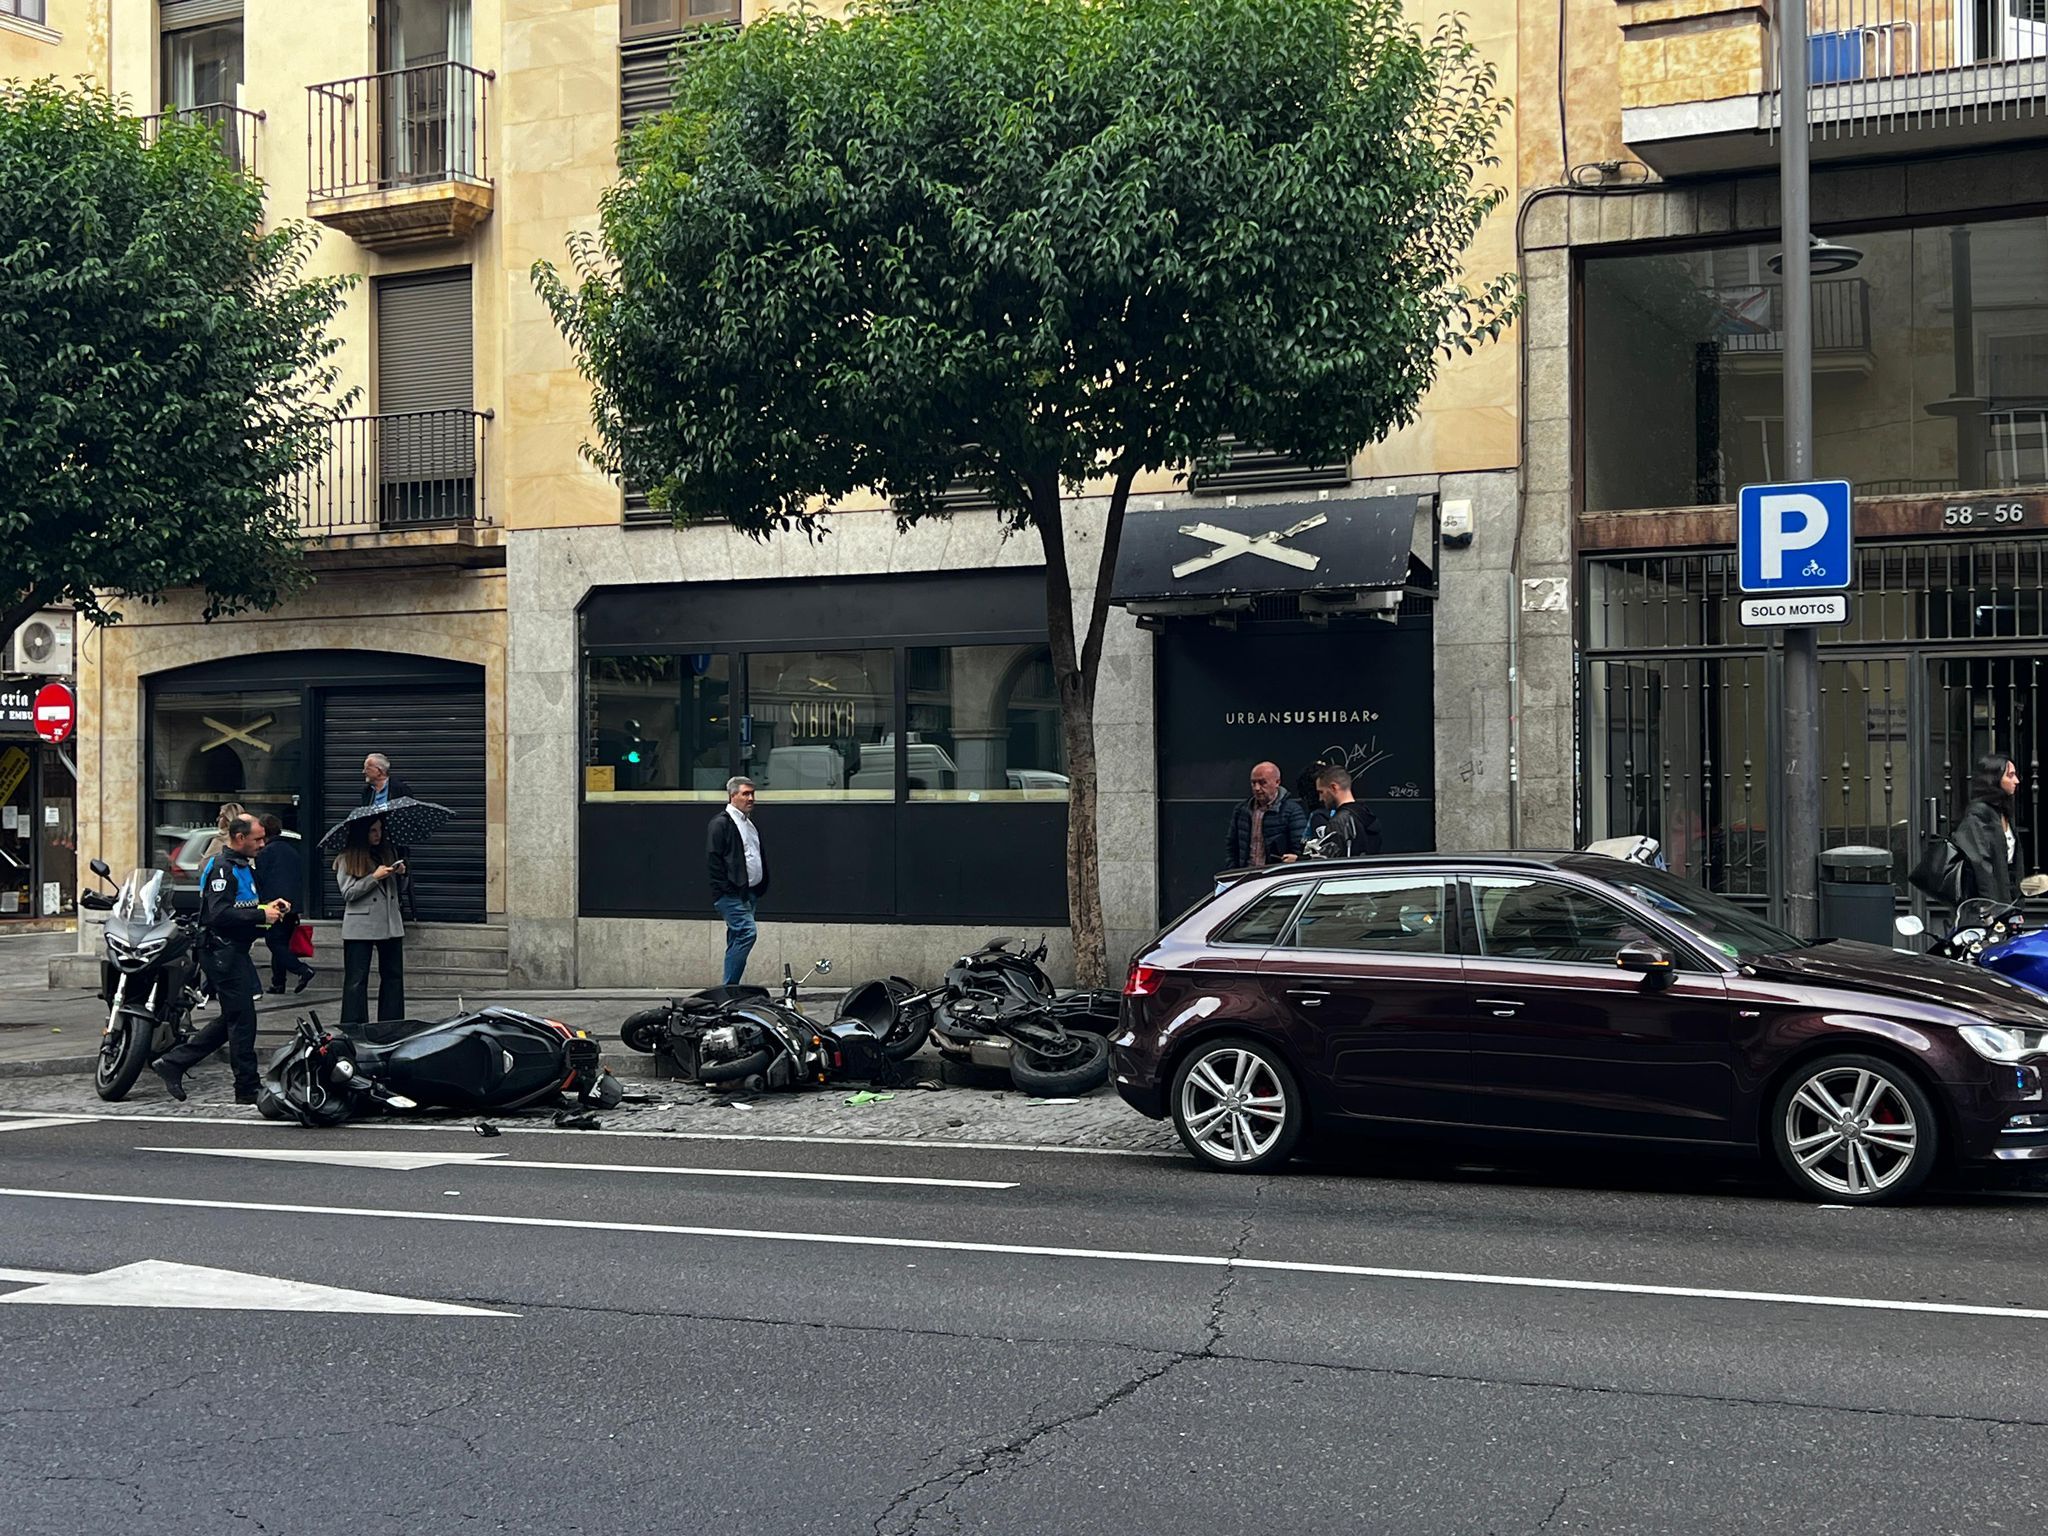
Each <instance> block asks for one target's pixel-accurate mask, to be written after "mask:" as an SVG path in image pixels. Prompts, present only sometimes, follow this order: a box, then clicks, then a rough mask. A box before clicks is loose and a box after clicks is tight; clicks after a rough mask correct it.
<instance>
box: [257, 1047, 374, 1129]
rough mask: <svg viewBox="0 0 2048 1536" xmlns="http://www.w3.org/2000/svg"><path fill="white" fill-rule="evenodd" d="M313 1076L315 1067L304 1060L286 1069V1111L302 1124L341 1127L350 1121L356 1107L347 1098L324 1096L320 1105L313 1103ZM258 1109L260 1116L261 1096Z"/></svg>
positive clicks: (283, 1105)
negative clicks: (311, 1083) (351, 1112)
mask: <svg viewBox="0 0 2048 1536" xmlns="http://www.w3.org/2000/svg"><path fill="white" fill-rule="evenodd" d="M311 1075H312V1067H311V1065H310V1064H308V1063H307V1062H304V1061H295V1062H292V1063H291V1064H290V1065H288V1066H287V1067H285V1069H284V1070H283V1072H281V1073H280V1074H279V1078H278V1080H279V1081H280V1082H282V1083H283V1084H284V1088H285V1093H286V1095H287V1096H288V1097H287V1098H286V1099H285V1100H284V1101H283V1102H282V1103H281V1104H280V1105H279V1107H280V1108H281V1109H283V1110H284V1112H285V1114H286V1115H287V1116H288V1117H289V1118H291V1119H293V1120H296V1121H298V1122H299V1124H301V1125H310V1126H319V1127H325V1126H330V1125H340V1124H341V1123H342V1122H343V1121H344V1120H346V1119H348V1117H349V1113H350V1111H351V1110H352V1109H353V1108H354V1106H353V1105H352V1104H350V1102H349V1100H348V1097H347V1095H345V1094H339V1093H326V1094H323V1095H322V1097H321V1099H320V1102H319V1103H318V1104H315V1103H314V1102H313V1095H312V1093H311V1092H310V1078H311ZM256 1108H257V1112H258V1113H259V1114H260V1113H261V1112H262V1109H263V1104H262V1100H261V1097H260V1096H259V1097H258V1100H257V1105H256Z"/></svg>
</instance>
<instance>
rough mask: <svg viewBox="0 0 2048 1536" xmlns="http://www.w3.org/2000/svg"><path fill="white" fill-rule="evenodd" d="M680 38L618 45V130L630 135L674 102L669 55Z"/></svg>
mask: <svg viewBox="0 0 2048 1536" xmlns="http://www.w3.org/2000/svg"><path fill="white" fill-rule="evenodd" d="M678 41H680V39H678V38H677V37H675V36H674V35H673V34H671V35H670V36H668V37H650V38H646V39H643V40H642V41H639V42H633V43H621V44H620V45H619V131H620V132H621V133H631V132H632V131H633V130H634V129H635V128H638V127H639V126H640V125H641V124H642V123H644V122H646V121H647V119H648V118H650V117H653V116H655V115H656V114H657V113H661V112H666V111H667V110H668V109H669V107H670V106H671V105H672V104H673V102H674V100H675V93H674V91H673V90H672V89H671V88H670V85H669V69H668V64H669V56H670V55H671V54H672V53H674V51H675V46H676V44H677V42H678Z"/></svg>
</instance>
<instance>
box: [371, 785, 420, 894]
mask: <svg viewBox="0 0 2048 1536" xmlns="http://www.w3.org/2000/svg"><path fill="white" fill-rule="evenodd" d="M411 794H412V785H410V784H408V783H407V782H406V781H405V780H404V779H402V778H400V777H399V776H398V775H397V774H395V773H393V772H392V771H391V759H390V758H388V757H386V756H385V755H384V754H383V753H382V752H372V753H371V754H370V755H369V756H368V757H366V758H364V759H363V798H362V801H361V803H362V804H364V805H389V804H390V803H391V802H392V801H394V800H404V799H407V798H409V797H410V796H411ZM385 856H386V857H387V858H390V857H395V858H396V859H397V861H398V862H399V864H401V865H402V866H403V867H402V868H401V869H400V871H399V875H398V911H399V915H400V916H401V917H403V918H405V919H406V921H408V922H414V923H416V922H418V921H419V920H420V915H419V911H418V909H417V907H416V905H415V903H414V901H413V893H412V850H411V849H410V848H400V847H398V846H397V845H395V844H394V845H393V846H392V847H390V848H387V849H386V850H385Z"/></svg>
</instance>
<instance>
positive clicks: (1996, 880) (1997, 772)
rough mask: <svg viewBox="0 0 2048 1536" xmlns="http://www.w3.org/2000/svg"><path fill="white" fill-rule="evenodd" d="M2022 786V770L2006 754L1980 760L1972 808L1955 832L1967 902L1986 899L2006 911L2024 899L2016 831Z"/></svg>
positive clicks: (1972, 797) (1975, 778) (1973, 785)
mask: <svg viewBox="0 0 2048 1536" xmlns="http://www.w3.org/2000/svg"><path fill="white" fill-rule="evenodd" d="M2019 787H2020V771H2019V769H2018V768H2016V767H2015V766H2014V765H2013V761H2012V759H2011V758H2009V757H2007V756H2006V755H2005V754H2004V753H2003V752H1994V753H1992V754H1991V755H1990V756H1989V757H1982V758H1979V759H1978V760H1977V773H1976V776H1975V777H1974V778H1973V779H1972V780H1971V781H1970V803H1969V804H1968V805H1967V806H1966V807H1964V809H1963V814H1962V818H1961V820H1959V821H1958V822H1957V823H1956V830H1955V845H1956V848H1957V850H1958V851H1959V852H1960V853H1961V854H1962V856H1963V899H1964V900H1965V901H1969V900H1972V899H1974V898H1982V899H1984V900H1986V901H1995V902H1997V903H1998V904H1999V905H2000V906H2002V907H2003V906H2010V905H2011V904H2012V903H2013V902H2015V901H2018V900H2019V899H2020V840H2019V835H2018V834H2017V833H2015V832H2014V831H2013V827H2012V818H2013V809H2014V807H2013V796H2014V795H2016V794H2017V793H2018V792H2019Z"/></svg>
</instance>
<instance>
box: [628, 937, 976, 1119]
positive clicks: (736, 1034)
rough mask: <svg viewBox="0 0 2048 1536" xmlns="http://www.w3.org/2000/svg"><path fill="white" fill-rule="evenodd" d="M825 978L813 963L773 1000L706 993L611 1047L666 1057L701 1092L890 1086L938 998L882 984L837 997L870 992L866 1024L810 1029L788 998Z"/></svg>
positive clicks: (841, 1022) (653, 1012)
mask: <svg viewBox="0 0 2048 1536" xmlns="http://www.w3.org/2000/svg"><path fill="white" fill-rule="evenodd" d="M831 970H832V962H831V961H829V960H820V961H819V962H818V963H817V964H816V965H815V966H814V967H812V969H811V971H810V972H809V974H807V975H805V976H803V977H801V978H799V977H798V976H797V975H796V974H795V972H794V971H793V970H792V969H791V968H790V967H789V966H787V965H785V966H784V967H783V968H782V996H781V998H780V999H776V998H771V997H770V996H769V994H768V989H767V988H765V987H713V988H711V989H710V990H709V991H705V992H697V993H693V994H692V995H690V996H688V997H681V998H671V999H670V1000H669V1001H668V1002H666V1003H664V1004H662V1005H660V1006H658V1007H654V1008H644V1009H642V1010H641V1011H640V1012H638V1013H636V1014H634V1015H633V1016H632V1017H631V1018H629V1019H627V1020H626V1021H625V1023H624V1024H622V1025H621V1026H620V1028H619V1038H620V1040H621V1042H622V1043H623V1044H624V1045H625V1046H626V1047H627V1049H629V1050H635V1051H640V1052H643V1053H645V1054H647V1055H657V1056H666V1057H667V1058H668V1059H669V1060H670V1061H671V1062H673V1063H674V1064H675V1067H676V1069H677V1071H678V1072H679V1073H680V1075H681V1076H683V1077H684V1078H687V1079H688V1080H689V1081H691V1082H696V1083H702V1084H705V1085H706V1086H709V1087H718V1086H731V1087H734V1088H738V1089H740V1090H742V1091H745V1092H749V1093H763V1092H768V1091H771V1090H777V1089H790V1088H803V1087H817V1086H820V1085H822V1084H826V1083H830V1082H833V1081H835V1080H842V1079H854V1080H866V1081H869V1082H877V1083H885V1084H886V1083H891V1082H895V1081H897V1080H898V1079H899V1077H900V1075H901V1069H899V1068H898V1066H897V1063H898V1062H900V1061H901V1060H903V1059H904V1058H906V1057H908V1056H911V1055H913V1054H914V1053H915V1052H916V1051H917V1048H918V1047H919V1046H921V1045H923V1044H924V1039H925V1032H926V1031H927V1030H929V1029H930V1027H931V1003H932V1001H933V999H934V998H936V997H937V996H938V995H939V994H938V993H937V992H934V993H930V994H909V993H907V992H906V993H905V994H902V995H898V994H895V993H893V992H892V991H891V990H890V988H889V984H888V983H885V982H870V983H868V984H866V986H863V987H856V988H854V989H853V991H852V992H850V993H848V994H847V1002H849V1003H853V1004H855V1005H856V1006H858V1005H859V1004H860V1002H861V1000H862V999H863V998H866V997H867V994H868V993H869V992H871V991H874V992H875V993H876V996H875V997H873V998H868V999H867V1000H868V1002H869V1003H871V1004H873V1006H872V1007H871V1008H870V1009H869V1012H868V1014H866V1015H863V1014H858V1013H856V1012H855V1011H854V1009H853V1008H844V1007H843V1008H842V1011H841V1016H840V1017H838V1018H836V1019H834V1020H833V1021H832V1022H831V1023H829V1024H819V1023H817V1022H815V1021H814V1020H812V1019H811V1018H810V1016H809V1015H807V1014H806V1013H805V1012H804V1011H803V1009H802V1008H801V1007H800V1006H799V1005H798V1003H797V993H798V989H799V988H800V987H801V986H802V985H803V984H804V982H807V981H809V980H810V979H811V978H812V977H813V976H824V975H829V974H830V973H831ZM906 987H907V984H906ZM920 1020H921V1021H922V1022H921V1024H920Z"/></svg>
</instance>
